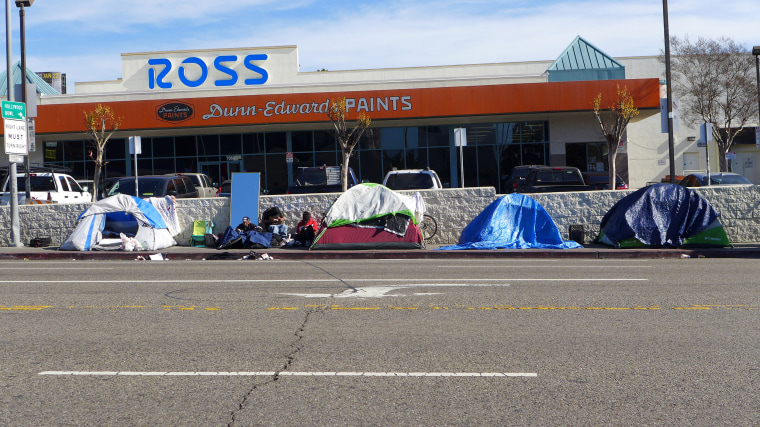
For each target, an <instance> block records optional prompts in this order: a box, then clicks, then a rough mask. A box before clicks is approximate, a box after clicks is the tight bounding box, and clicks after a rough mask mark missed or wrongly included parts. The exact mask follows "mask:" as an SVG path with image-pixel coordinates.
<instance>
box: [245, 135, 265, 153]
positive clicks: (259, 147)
mask: <svg viewBox="0 0 760 427" xmlns="http://www.w3.org/2000/svg"><path fill="white" fill-rule="evenodd" d="M265 152H266V146H265V144H264V134H263V133H245V134H243V153H244V154H264V153H265Z"/></svg>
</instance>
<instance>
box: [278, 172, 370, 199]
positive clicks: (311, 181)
mask: <svg viewBox="0 0 760 427" xmlns="http://www.w3.org/2000/svg"><path fill="white" fill-rule="evenodd" d="M347 179H348V185H347V186H348V188H351V187H353V186H354V185H356V184H358V183H359V180H357V179H356V174H355V173H354V170H353V169H351V168H350V167H349V168H348V177H347ZM341 191H343V187H341V185H340V166H316V167H306V168H298V177H297V178H296V180H295V182H294V185H292V186H290V187H288V194H307V193H340V192H341Z"/></svg>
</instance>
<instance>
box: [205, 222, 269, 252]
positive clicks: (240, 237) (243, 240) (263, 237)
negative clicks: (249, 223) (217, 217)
mask: <svg viewBox="0 0 760 427" xmlns="http://www.w3.org/2000/svg"><path fill="white" fill-rule="evenodd" d="M271 243H272V233H262V232H259V231H255V230H250V231H242V232H241V231H237V230H235V229H233V228H232V227H227V229H226V230H224V234H223V235H222V238H221V239H219V246H218V249H230V248H233V249H234V248H236V247H242V248H244V249H247V248H253V249H256V248H268V247H270V245H271Z"/></svg>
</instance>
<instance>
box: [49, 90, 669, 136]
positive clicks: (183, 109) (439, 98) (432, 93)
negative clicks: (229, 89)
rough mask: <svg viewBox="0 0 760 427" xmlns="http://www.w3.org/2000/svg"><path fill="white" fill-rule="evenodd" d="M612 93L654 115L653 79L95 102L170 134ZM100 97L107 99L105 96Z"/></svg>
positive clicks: (484, 109) (67, 115) (52, 112)
mask: <svg viewBox="0 0 760 427" xmlns="http://www.w3.org/2000/svg"><path fill="white" fill-rule="evenodd" d="M618 86H620V87H621V88H622V87H624V86H625V87H626V88H627V89H628V92H629V93H630V94H631V95H632V96H633V97H634V100H635V102H636V107H637V108H639V109H659V108H660V83H659V80H658V79H630V80H595V81H580V82H552V83H527V84H504V85H486V86H458V87H437V88H421V89H391V90H367V91H350V92H349V91H347V92H315V93H296V94H291V93H288V94H274V95H272V94H267V95H245V96H220V97H202V98H200V97H199V98H166V99H160V100H155V99H151V100H134V101H103V102H100V103H101V104H104V105H108V106H110V107H111V108H112V109H113V110H114V112H115V113H116V115H118V116H123V117H124V120H123V122H122V125H121V127H120V130H123V131H129V130H143V129H171V128H185V127H206V126H214V127H218V126H239V125H256V124H287V123H315V122H327V121H329V119H328V118H327V116H326V114H325V110H326V105H327V102H328V101H329V100H334V99H340V98H343V97H345V98H347V100H348V105H349V106H350V107H351V108H350V114H349V117H353V116H354V115H355V114H356V113H358V112H364V113H366V114H367V115H369V116H370V117H371V118H372V120H383V119H424V118H437V117H466V116H481V115H504V114H532V113H557V112H573V111H590V110H591V109H592V101H593V99H594V97H595V96H596V95H597V94H599V93H601V94H602V96H603V97H604V99H608V100H612V99H614V98H615V96H616V92H617V88H618ZM106 96H107V95H106ZM96 104H97V103H71V104H48V105H44V104H43V105H39V106H38V107H37V108H38V117H37V120H36V132H37V133H38V134H61V133H78V132H83V131H84V118H83V117H84V115H83V111H90V110H92V109H93V108H94V106H95V105H96Z"/></svg>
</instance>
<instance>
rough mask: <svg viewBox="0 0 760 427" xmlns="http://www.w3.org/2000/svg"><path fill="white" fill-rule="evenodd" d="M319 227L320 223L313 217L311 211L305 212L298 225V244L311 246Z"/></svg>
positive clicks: (296, 237)
mask: <svg viewBox="0 0 760 427" xmlns="http://www.w3.org/2000/svg"><path fill="white" fill-rule="evenodd" d="M318 228H319V225H318V224H317V221H315V220H314V218H312V217H311V212H309V211H306V212H304V213H303V217H302V219H301V221H299V222H298V224H297V225H296V236H295V241H296V245H298V246H301V245H305V246H311V242H313V241H314V237H315V236H316V235H317V229H318Z"/></svg>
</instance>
